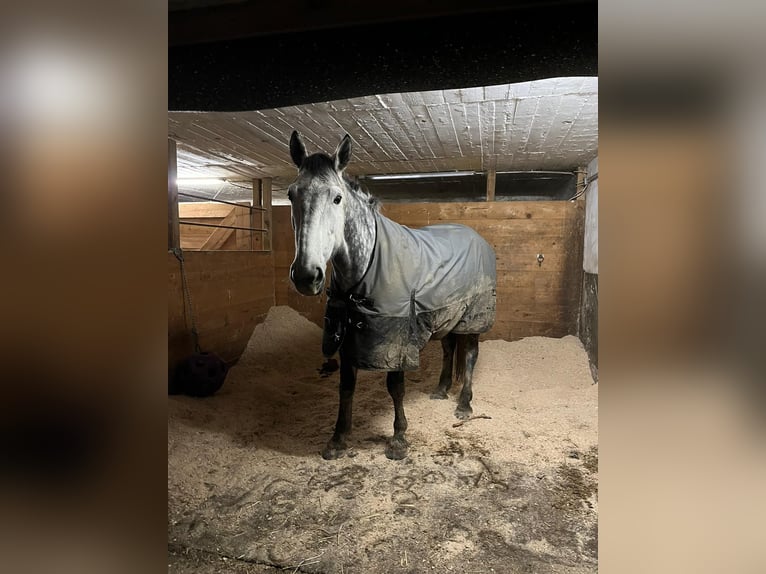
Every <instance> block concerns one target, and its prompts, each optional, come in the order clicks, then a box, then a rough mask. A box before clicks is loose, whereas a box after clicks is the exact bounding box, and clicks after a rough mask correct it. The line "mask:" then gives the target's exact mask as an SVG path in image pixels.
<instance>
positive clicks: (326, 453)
mask: <svg viewBox="0 0 766 574" xmlns="http://www.w3.org/2000/svg"><path fill="white" fill-rule="evenodd" d="M345 453H346V447H345V445H339V444H337V443H330V444H328V445H327V446H326V447H324V450H323V451H322V458H323V459H325V460H335V459H337V458H340V457H342V456H343V455H344V454H345Z"/></svg>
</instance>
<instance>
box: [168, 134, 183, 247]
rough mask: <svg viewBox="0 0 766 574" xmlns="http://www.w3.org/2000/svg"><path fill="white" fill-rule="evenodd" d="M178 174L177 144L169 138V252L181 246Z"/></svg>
mask: <svg viewBox="0 0 766 574" xmlns="http://www.w3.org/2000/svg"><path fill="white" fill-rule="evenodd" d="M177 173H178V168H177V165H176V142H175V141H174V140H172V139H170V138H168V250H170V249H173V248H175V247H180V246H181V231H180V227H179V225H178V182H177V181H176V175H177Z"/></svg>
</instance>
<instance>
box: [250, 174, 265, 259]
mask: <svg viewBox="0 0 766 574" xmlns="http://www.w3.org/2000/svg"><path fill="white" fill-rule="evenodd" d="M256 205H258V206H260V205H261V180H260V179H253V207H255V206H256ZM250 227H255V210H254V209H251V210H250ZM261 245H263V241H261ZM250 249H251V250H253V251H255V231H251V232H250Z"/></svg>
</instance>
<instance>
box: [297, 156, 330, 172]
mask: <svg viewBox="0 0 766 574" xmlns="http://www.w3.org/2000/svg"><path fill="white" fill-rule="evenodd" d="M301 171H303V172H306V173H307V174H308V175H310V176H311V177H317V176H324V175H329V174H328V173H327V172H328V171H330V172H332V171H335V162H333V160H332V158H331V157H330V156H329V155H327V154H325V153H321V152H319V153H313V154H311V155H310V156H307V157H306V158H305V159H304V160H303V163H302V164H301Z"/></svg>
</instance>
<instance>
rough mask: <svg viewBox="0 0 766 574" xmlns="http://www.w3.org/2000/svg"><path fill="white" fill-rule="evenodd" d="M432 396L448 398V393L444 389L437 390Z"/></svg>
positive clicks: (442, 398) (437, 398)
mask: <svg viewBox="0 0 766 574" xmlns="http://www.w3.org/2000/svg"><path fill="white" fill-rule="evenodd" d="M431 398H432V399H434V400H440V401H441V400H444V399H446V398H447V393H445V392H444V391H436V392H434V393H431Z"/></svg>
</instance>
